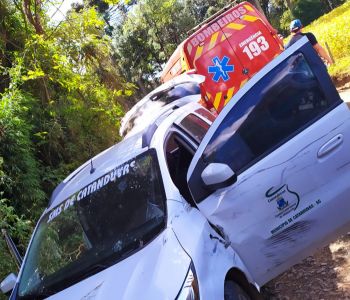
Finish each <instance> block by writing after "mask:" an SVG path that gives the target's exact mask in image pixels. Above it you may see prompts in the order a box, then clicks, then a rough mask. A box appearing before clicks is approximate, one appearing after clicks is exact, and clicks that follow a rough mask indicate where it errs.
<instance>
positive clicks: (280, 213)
mask: <svg viewBox="0 0 350 300" xmlns="http://www.w3.org/2000/svg"><path fill="white" fill-rule="evenodd" d="M265 196H266V197H267V198H268V199H267V202H268V203H272V204H273V205H274V207H275V208H274V210H275V217H276V218H282V217H284V216H285V215H287V214H289V213H290V212H291V211H294V210H296V209H297V207H298V206H299V202H300V197H299V195H298V193H296V192H294V191H291V190H290V189H289V188H288V185H287V184H284V185H282V186H280V187H278V188H275V187H271V188H270V189H269V190H268V191H267V192H266V193H265Z"/></svg>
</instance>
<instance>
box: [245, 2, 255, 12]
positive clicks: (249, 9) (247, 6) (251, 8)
mask: <svg viewBox="0 0 350 300" xmlns="http://www.w3.org/2000/svg"><path fill="white" fill-rule="evenodd" d="M244 7H245V9H246V10H248V11H254V9H253V7H251V6H250V5H247V4H246V5H244Z"/></svg>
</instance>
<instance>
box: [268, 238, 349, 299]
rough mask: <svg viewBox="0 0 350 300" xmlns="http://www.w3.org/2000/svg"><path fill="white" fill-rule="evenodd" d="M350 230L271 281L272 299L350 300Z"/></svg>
mask: <svg viewBox="0 0 350 300" xmlns="http://www.w3.org/2000/svg"><path fill="white" fill-rule="evenodd" d="M349 270H350V233H348V234H347V235H346V236H343V237H342V238H341V239H339V240H337V241H335V242H334V243H332V244H330V245H329V246H328V247H325V248H323V249H320V250H319V251H318V252H317V253H315V255H313V256H310V257H308V258H306V259H305V260H303V262H302V263H300V264H298V265H295V266H294V267H293V268H291V269H290V270H288V271H287V272H285V273H283V274H282V275H280V276H279V277H277V278H275V279H274V280H272V281H270V282H269V283H268V284H267V285H265V286H264V287H263V288H262V293H263V295H264V297H265V299H271V300H282V299H283V300H294V299H296V300H299V299H300V300H309V299H310V300H314V299H315V300H316V299H317V300H321V299H323V300H328V299H330V300H333V299H334V300H338V299H349V300H350V273H349Z"/></svg>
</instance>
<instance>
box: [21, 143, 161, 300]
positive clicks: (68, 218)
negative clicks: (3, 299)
mask: <svg viewBox="0 0 350 300" xmlns="http://www.w3.org/2000/svg"><path fill="white" fill-rule="evenodd" d="M165 218H166V211H165V192H164V188H163V184H162V181H161V176H160V170H159V167H158V162H157V159H156V154H155V150H154V149H153V150H152V149H151V150H148V151H146V152H144V153H143V154H141V155H139V156H137V157H136V158H134V159H133V160H131V161H128V162H126V163H124V164H123V165H121V166H118V167H116V168H114V169H113V170H111V171H110V172H109V173H107V174H104V175H103V176H101V177H99V178H98V179H96V180H95V181H93V182H91V183H90V184H89V185H87V186H84V187H82V188H81V189H80V190H78V191H77V192H76V193H75V194H73V195H71V196H70V197H68V198H67V199H66V200H64V201H63V202H62V203H61V204H60V205H59V206H57V207H55V208H53V209H52V210H50V211H49V212H48V213H47V214H46V215H45V216H43V218H42V219H41V221H40V224H39V225H38V227H37V230H36V233H35V236H34V238H33V241H32V243H31V247H30V250H29V253H28V255H27V259H26V262H25V265H24V269H23V272H22V275H21V279H20V283H19V288H18V296H19V298H20V299H42V298H45V297H47V296H49V295H52V294H54V293H56V292H58V291H60V290H62V289H64V288H66V287H68V286H70V285H72V284H74V283H76V282H78V281H80V280H82V279H83V278H86V277H88V276H90V275H92V274H95V273H97V272H99V271H101V270H103V269H105V268H107V267H108V266H111V265H113V264H115V263H116V262H117V261H119V260H121V259H124V258H126V257H127V256H129V255H130V254H132V253H134V252H135V251H137V250H139V249H141V248H142V247H143V246H144V245H145V244H147V243H148V242H149V241H151V240H152V239H153V238H154V237H155V236H157V235H158V234H159V233H160V232H161V231H162V230H163V229H164V228H165Z"/></svg>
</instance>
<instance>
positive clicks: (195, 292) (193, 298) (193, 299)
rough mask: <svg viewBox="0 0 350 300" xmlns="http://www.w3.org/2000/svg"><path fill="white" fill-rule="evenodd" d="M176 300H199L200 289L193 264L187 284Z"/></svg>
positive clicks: (188, 273)
mask: <svg viewBox="0 0 350 300" xmlns="http://www.w3.org/2000/svg"><path fill="white" fill-rule="evenodd" d="M176 300H199V287H198V280H197V275H196V271H195V270H194V266H193V264H192V263H191V265H190V268H189V270H188V272H187V276H186V279H185V282H184V284H183V286H182V288H181V291H180V293H179V295H178V296H177V297H176Z"/></svg>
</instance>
